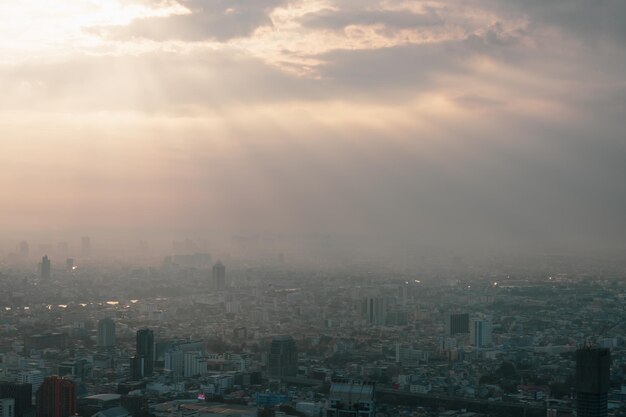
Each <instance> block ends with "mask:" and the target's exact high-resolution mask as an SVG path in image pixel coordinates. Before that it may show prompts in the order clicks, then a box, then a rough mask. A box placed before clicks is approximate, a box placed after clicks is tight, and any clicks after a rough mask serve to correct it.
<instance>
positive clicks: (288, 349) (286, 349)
mask: <svg viewBox="0 0 626 417" xmlns="http://www.w3.org/2000/svg"><path fill="white" fill-rule="evenodd" d="M267 373H268V374H270V375H273V376H296V375H297V374H298V351H297V350H296V342H295V341H294V340H293V338H292V337H291V336H278V337H276V338H274V340H272V344H271V346H270V354H269V360H268V366H267Z"/></svg>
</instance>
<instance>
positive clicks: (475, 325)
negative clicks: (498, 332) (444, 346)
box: [469, 316, 492, 348]
mask: <svg viewBox="0 0 626 417" xmlns="http://www.w3.org/2000/svg"><path fill="white" fill-rule="evenodd" d="M469 330H470V344H471V345H472V346H475V347H477V348H482V347H485V346H488V345H490V344H491V336H492V323H491V317H489V316H483V317H480V318H472V319H471V320H470V329H469Z"/></svg>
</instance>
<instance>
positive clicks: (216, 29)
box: [90, 0, 285, 42]
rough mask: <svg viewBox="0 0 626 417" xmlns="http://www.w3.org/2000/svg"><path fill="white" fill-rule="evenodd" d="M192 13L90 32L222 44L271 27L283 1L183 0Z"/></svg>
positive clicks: (152, 18) (119, 36) (157, 39)
mask: <svg viewBox="0 0 626 417" xmlns="http://www.w3.org/2000/svg"><path fill="white" fill-rule="evenodd" d="M180 3H181V4H182V5H184V6H185V7H187V8H188V9H189V10H190V11H191V13H190V14H185V15H172V16H166V17H147V18H143V19H137V20H134V21H133V22H131V23H130V24H129V25H127V26H116V27H98V28H91V29H90V30H91V31H95V32H96V33H100V34H102V35H105V36H108V37H110V38H113V39H120V40H127V39H150V40H155V41H166V40H182V41H189V42H197V41H204V40H208V39H215V40H219V41H225V40H228V39H232V38H237V37H244V36H248V35H250V34H251V33H252V32H254V30H255V29H256V28H258V27H260V26H264V25H271V23H272V22H271V19H270V18H269V13H270V12H271V11H272V10H273V9H274V8H275V7H277V6H279V5H281V4H283V3H285V0H184V1H181V2H180Z"/></svg>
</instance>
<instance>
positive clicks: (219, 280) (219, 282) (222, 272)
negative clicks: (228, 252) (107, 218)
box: [212, 260, 226, 291]
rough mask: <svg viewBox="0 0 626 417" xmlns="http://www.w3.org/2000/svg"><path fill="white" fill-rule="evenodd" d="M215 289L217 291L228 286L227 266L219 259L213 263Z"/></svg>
mask: <svg viewBox="0 0 626 417" xmlns="http://www.w3.org/2000/svg"><path fill="white" fill-rule="evenodd" d="M212 278H213V289H214V290H216V291H222V290H224V289H225V288H226V267H225V266H224V264H223V263H222V261H219V260H218V261H217V263H216V264H215V265H213V275H212Z"/></svg>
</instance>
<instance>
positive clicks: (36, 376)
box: [17, 370, 44, 392]
mask: <svg viewBox="0 0 626 417" xmlns="http://www.w3.org/2000/svg"><path fill="white" fill-rule="evenodd" d="M43 379H44V375H43V372H41V371H34V370H32V371H21V372H20V373H19V375H18V377H17V380H18V381H19V382H21V383H22V384H30V385H32V387H33V388H32V392H37V390H38V389H39V387H40V386H41V384H43Z"/></svg>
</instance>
